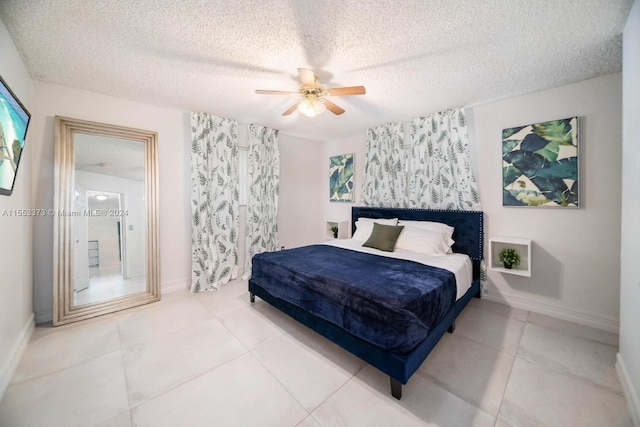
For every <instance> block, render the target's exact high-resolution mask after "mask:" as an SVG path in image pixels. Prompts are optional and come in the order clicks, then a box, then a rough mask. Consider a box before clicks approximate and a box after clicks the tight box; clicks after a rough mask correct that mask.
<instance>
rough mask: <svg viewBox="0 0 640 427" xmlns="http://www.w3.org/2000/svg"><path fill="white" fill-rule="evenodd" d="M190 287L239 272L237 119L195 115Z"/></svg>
mask: <svg viewBox="0 0 640 427" xmlns="http://www.w3.org/2000/svg"><path fill="white" fill-rule="evenodd" d="M191 137H192V141H191V144H192V146H191V214H192V216H191V219H192V233H191V244H192V276H191V291H192V292H200V291H213V290H216V289H218V288H219V287H220V286H221V285H223V284H226V283H227V282H228V281H229V280H232V279H235V278H236V277H237V274H238V231H239V207H238V123H237V122H236V121H235V120H230V119H225V118H221V117H215V116H212V115H209V114H205V113H192V114H191Z"/></svg>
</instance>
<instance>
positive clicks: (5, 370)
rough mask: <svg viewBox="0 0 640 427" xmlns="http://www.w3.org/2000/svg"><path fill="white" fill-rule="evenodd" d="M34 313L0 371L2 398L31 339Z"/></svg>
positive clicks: (0, 394)
mask: <svg viewBox="0 0 640 427" xmlns="http://www.w3.org/2000/svg"><path fill="white" fill-rule="evenodd" d="M33 319H34V316H33V313H31V316H29V319H28V320H27V323H25V325H24V326H23V328H22V331H20V335H18V339H17V340H16V342H14V343H13V347H12V348H11V350H10V351H9V352H8V353H7V356H8V357H7V360H6V361H5V363H4V366H3V367H2V370H1V371H0V400H2V397H3V396H4V393H5V392H6V391H7V388H9V383H11V379H12V378H13V374H14V373H15V372H16V368H17V367H18V363H20V359H21V358H22V355H23V353H24V351H25V349H26V348H27V345H28V344H29V340H30V339H31V334H32V333H33V327H34V323H33Z"/></svg>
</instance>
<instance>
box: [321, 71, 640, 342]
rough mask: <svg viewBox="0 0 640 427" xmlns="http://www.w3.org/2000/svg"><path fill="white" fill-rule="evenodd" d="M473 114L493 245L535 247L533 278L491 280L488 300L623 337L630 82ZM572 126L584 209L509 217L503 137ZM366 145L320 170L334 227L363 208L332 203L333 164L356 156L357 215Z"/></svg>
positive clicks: (529, 98) (353, 141)
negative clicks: (554, 124) (545, 124)
mask: <svg viewBox="0 0 640 427" xmlns="http://www.w3.org/2000/svg"><path fill="white" fill-rule="evenodd" d="M467 114H468V118H469V134H470V135H469V137H470V140H471V145H472V147H471V155H472V157H473V159H472V160H473V161H474V163H475V165H474V166H475V169H476V170H477V175H476V177H477V179H478V184H479V190H480V193H481V198H482V206H483V210H484V212H485V232H486V235H485V237H486V238H487V240H488V238H489V237H491V236H512V237H523V238H529V239H532V240H533V242H534V243H533V250H532V252H533V254H532V256H533V261H532V263H533V272H532V273H533V274H532V277H531V278H524V277H518V276H510V275H507V274H504V275H503V274H500V273H496V272H493V271H490V272H489V294H488V298H490V299H495V300H499V301H502V302H506V303H508V304H511V305H514V306H518V307H522V308H525V309H527V310H532V311H536V312H541V313H546V314H549V315H552V316H556V317H560V318H564V319H567V320H572V321H575V322H580V323H583V324H587V325H591V326H595V327H598V328H602V329H607V330H611V331H613V332H617V329H618V304H619V277H620V273H619V261H620V254H619V251H618V250H617V248H618V247H619V245H620V230H619V225H620V200H621V187H620V185H621V175H620V166H621V161H620V156H621V139H622V136H621V75H620V74H619V73H618V74H613V75H609V76H604V77H599V78H595V79H591V80H586V81H583V82H579V83H575V84H571V85H566V86H562V87H558V88H554V89H549V90H545V91H541V92H537V93H532V94H528V95H523V96H518V97H514V98H509V99H505V100H500V101H495V102H491V103H487V104H483V105H477V106H474V107H471V108H467ZM572 116H579V117H580V119H579V120H580V123H579V132H580V135H579V138H580V141H579V147H580V148H579V150H580V180H581V184H580V185H581V188H580V191H581V196H580V199H581V207H580V208H577V209H570V208H565V209H553V208H506V207H503V206H502V191H501V188H502V185H501V183H502V164H501V150H502V146H501V144H502V141H501V135H502V129H504V128H507V127H513V126H518V125H526V124H530V123H536V122H541V121H546V120H553V119H561V118H566V117H572ZM407 119H409V118H407ZM380 124H382V123H380ZM365 145H366V133H364V132H363V133H362V134H361V135H356V136H353V137H350V138H345V139H342V140H339V141H335V142H329V143H326V145H325V150H324V152H323V158H322V159H321V160H320V161H321V163H322V166H323V176H322V188H321V190H320V193H321V194H322V195H323V199H322V200H323V206H324V215H325V219H326V220H331V219H335V220H339V219H350V217H351V215H350V212H351V206H353V205H354V204H351V203H335V202H329V201H328V195H327V193H328V175H327V174H328V172H327V171H328V162H329V156H334V155H338V154H345V153H355V166H356V172H355V179H356V203H355V205H361V204H362V203H361V202H360V200H361V198H360V189H361V186H362V181H363V174H364V162H365ZM632 182H637V180H636V181H632ZM603 248H604V250H603ZM486 253H487V252H485V254H486Z"/></svg>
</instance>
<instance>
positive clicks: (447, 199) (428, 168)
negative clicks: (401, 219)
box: [408, 108, 481, 211]
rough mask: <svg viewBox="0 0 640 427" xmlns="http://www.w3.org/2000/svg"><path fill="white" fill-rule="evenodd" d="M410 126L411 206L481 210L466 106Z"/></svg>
mask: <svg viewBox="0 0 640 427" xmlns="http://www.w3.org/2000/svg"><path fill="white" fill-rule="evenodd" d="M410 126H411V145H412V160H413V164H412V168H413V170H412V171H411V174H410V175H409V183H408V207H410V208H429V209H446V210H454V209H459V210H474V211H476V210H481V206H480V194H479V192H478V186H477V184H476V180H475V177H474V175H473V171H472V169H471V158H470V155H469V137H468V133H467V124H466V115H465V112H464V109H462V108H460V109H454V110H448V111H445V112H441V113H435V114H431V115H429V116H426V117H419V118H416V119H413V120H412V121H411V122H410Z"/></svg>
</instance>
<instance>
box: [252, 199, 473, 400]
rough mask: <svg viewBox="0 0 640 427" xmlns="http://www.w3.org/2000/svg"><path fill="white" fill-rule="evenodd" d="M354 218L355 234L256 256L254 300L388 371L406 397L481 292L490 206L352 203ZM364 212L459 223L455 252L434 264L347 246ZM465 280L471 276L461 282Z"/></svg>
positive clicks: (397, 392) (395, 389)
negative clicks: (410, 206) (411, 206)
mask: <svg viewBox="0 0 640 427" xmlns="http://www.w3.org/2000/svg"><path fill="white" fill-rule="evenodd" d="M351 218H352V230H354V237H353V239H351V240H353V242H351V241H350V240H345V241H344V242H340V241H336V242H334V243H328V244H319V245H311V246H305V247H301V248H294V249H288V250H284V251H277V252H269V253H263V254H258V255H256V256H254V258H253V260H252V277H251V279H250V280H249V285H248V286H249V292H250V298H251V302H252V303H253V302H255V296H258V297H260V298H261V299H263V300H264V301H266V302H267V303H269V304H271V305H272V306H274V307H276V308H277V309H279V310H281V311H282V312H284V313H286V314H287V315H289V316H291V317H293V318H294V319H296V320H298V321H299V322H301V323H302V324H304V325H306V326H308V327H309V328H311V329H313V330H314V331H316V332H317V333H319V334H321V335H323V336H324V337H326V338H328V339H329V340H331V341H333V342H334V343H336V344H338V345H339V346H341V347H342V348H344V349H346V350H347V351H349V352H351V353H353V354H354V355H356V356H358V357H359V358H361V359H363V360H364V361H366V362H367V363H369V364H371V365H372V366H374V367H376V368H377V369H379V370H380V371H382V372H384V373H385V374H387V375H389V378H390V385H391V394H392V396H393V397H395V398H396V399H400V398H401V396H402V385H403V384H406V383H407V382H408V381H409V378H410V377H411V375H412V374H413V373H414V372H415V371H416V370H418V368H419V367H420V365H421V364H422V362H423V361H424V360H425V359H426V357H427V356H428V354H429V352H430V351H431V350H432V349H433V348H434V347H435V345H436V344H437V343H438V341H439V340H440V338H441V337H442V336H443V335H444V333H445V332H446V331H449V332H453V331H454V329H455V319H456V317H457V316H458V314H460V312H461V311H462V309H463V308H464V307H465V306H466V305H467V304H468V303H469V301H470V300H471V298H473V297H479V296H480V262H481V260H482V254H483V214H482V212H467V211H442V210H423V209H399V208H398V209H396V208H370V207H353V208H352V212H351ZM365 218H368V219H372V220H376V221H377V222H383V220H384V219H390V221H394V220H395V219H396V218H397V220H398V224H401V225H405V224H412V225H416V224H418V226H419V225H420V224H423V223H424V222H425V221H426V222H428V223H443V224H447V225H449V226H451V227H453V235H452V236H451V238H452V239H453V244H452V246H451V248H450V250H449V251H450V252H453V254H452V255H447V256H441V257H440V259H441V260H440V259H439V260H438V262H441V263H444V264H442V265H438V266H435V267H434V266H429V265H424V264H422V262H423V261H422V260H419V261H418V262H416V260H414V255H413V254H409V255H405V254H403V253H402V252H404V251H402V250H396V251H394V252H388V253H384V255H385V256H382V255H381V254H382V252H380V253H378V252H379V251H377V250H370V249H368V248H364V252H361V251H360V250H356V248H352V247H350V246H349V245H352V246H360V244H359V243H358V242H356V235H355V234H356V233H357V226H358V224H360V225H361V231H362V230H364V229H365V227H364V224H365V222H364V221H366V220H365ZM358 219H360V221H358V222H356V221H357V220H358ZM418 221H420V223H417V222H418ZM428 223H424V224H425V225H427V224H428ZM376 227H379V225H376ZM379 228H381V227H379ZM392 228H393V227H392ZM412 229H413V228H412ZM354 242H356V243H354ZM388 256H392V258H389V257H388ZM420 256H421V255H420ZM398 257H400V258H402V259H398ZM431 258H432V259H435V257H431ZM449 260H460V265H461V266H462V265H464V267H461V269H462V270H461V271H463V270H465V269H466V270H468V272H467V273H464V274H463V273H461V272H460V271H458V270H455V268H451V267H449V266H448V264H447V263H449V262H450V261H449ZM451 262H453V261H451ZM456 262H458V261H456ZM456 268H458V267H456ZM465 275H466V276H465ZM462 277H467V278H466V279H461V278H462ZM459 281H463V282H464V281H468V282H469V283H466V284H465V285H464V286H462V285H458V282H459Z"/></svg>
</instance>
